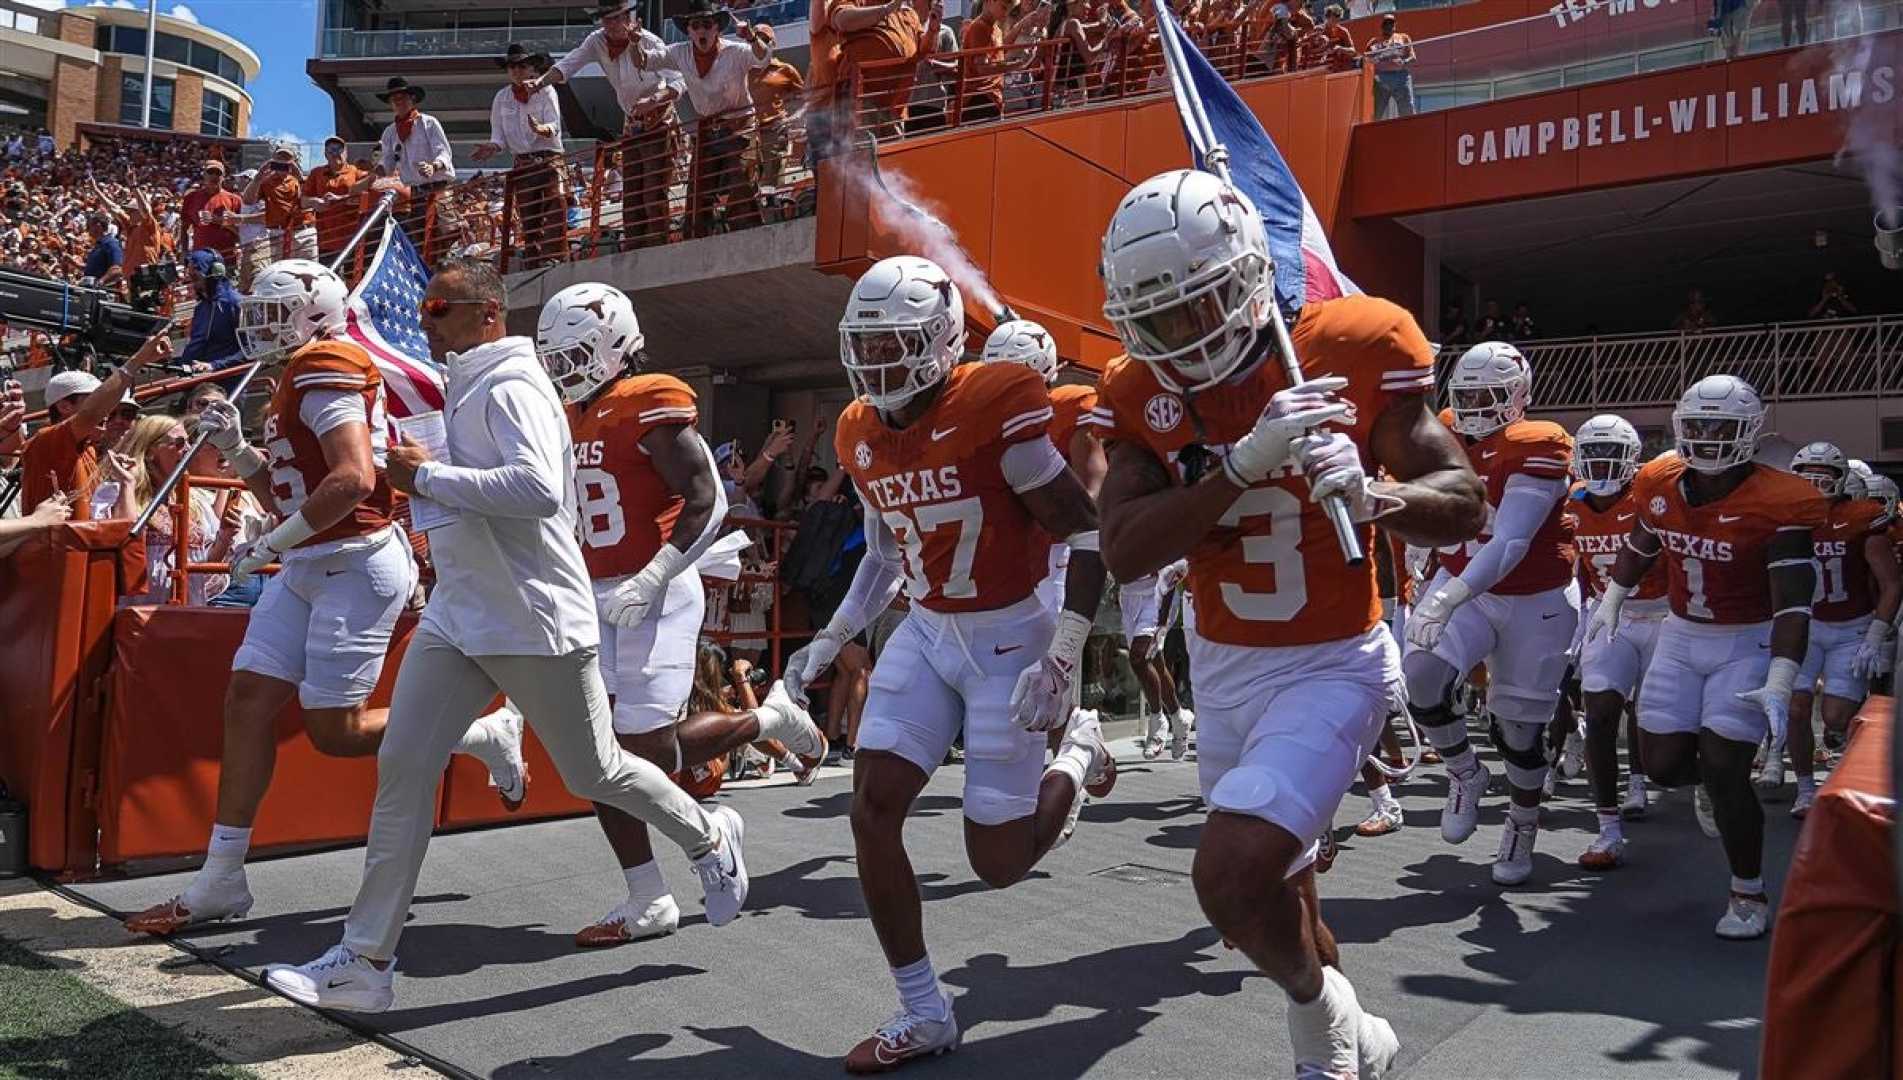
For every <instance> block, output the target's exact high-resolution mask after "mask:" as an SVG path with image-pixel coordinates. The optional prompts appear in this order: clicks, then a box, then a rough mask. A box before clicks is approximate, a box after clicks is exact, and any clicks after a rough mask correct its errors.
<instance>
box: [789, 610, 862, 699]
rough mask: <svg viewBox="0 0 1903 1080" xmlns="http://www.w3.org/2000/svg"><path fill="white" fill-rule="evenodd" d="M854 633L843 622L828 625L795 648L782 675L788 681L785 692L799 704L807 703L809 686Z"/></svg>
mask: <svg viewBox="0 0 1903 1080" xmlns="http://www.w3.org/2000/svg"><path fill="white" fill-rule="evenodd" d="M850 637H852V635H851V634H848V633H846V629H845V627H843V626H831V625H829V626H827V627H826V629H824V630H821V631H820V632H819V633H818V634H817V635H815V636H814V638H813V640H812V641H810V642H808V643H807V644H805V645H802V646H800V647H799V648H797V649H795V650H793V655H792V656H789V657H787V658H786V673H785V675H784V676H783V677H782V680H781V681H783V682H784V683H786V694H787V696H788V697H790V698H792V699H793V700H794V702H796V703H797V704H798V705H799V707H800V708H802V709H804V708H805V707H806V701H807V699H806V688H807V687H809V686H811V685H813V683H814V682H815V681H817V680H818V679H819V677H820V676H821V675H824V674H826V669H827V668H829V667H832V666H833V658H834V657H837V656H838V655H839V648H840V646H842V645H844V644H845V643H846V641H847V639H849V638H850Z"/></svg>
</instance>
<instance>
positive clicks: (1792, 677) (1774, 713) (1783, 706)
mask: <svg viewBox="0 0 1903 1080" xmlns="http://www.w3.org/2000/svg"><path fill="white" fill-rule="evenodd" d="M1796 682H1797V661H1795V660H1792V659H1789V658H1787V657H1783V656H1774V657H1772V658H1771V669H1770V670H1769V671H1767V672H1765V673H1764V685H1763V686H1760V687H1758V688H1757V689H1756V690H1746V691H1742V692H1740V693H1739V694H1738V700H1739V701H1748V702H1750V703H1751V704H1753V705H1756V706H1757V707H1758V708H1760V709H1763V710H1764V717H1765V719H1766V720H1769V721H1770V723H1771V753H1773V754H1776V753H1780V752H1782V751H1783V749H1784V741H1785V740H1786V739H1787V738H1789V737H1790V734H1791V687H1792V686H1794V685H1795V684H1796Z"/></svg>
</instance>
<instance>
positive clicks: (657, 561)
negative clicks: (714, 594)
mask: <svg viewBox="0 0 1903 1080" xmlns="http://www.w3.org/2000/svg"><path fill="white" fill-rule="evenodd" d="M691 561H692V560H690V559H688V557H687V553H686V552H685V551H682V550H681V549H680V548H677V547H675V546H674V542H673V541H672V540H670V541H668V542H667V543H665V544H662V545H661V548H660V550H659V551H656V552H655V553H654V557H653V558H652V559H649V560H648V564H647V565H646V566H643V567H642V568H641V571H640V576H642V577H645V578H647V579H648V580H649V581H652V582H654V583H655V584H656V585H665V584H667V583H668V582H670V581H673V580H674V579H675V578H676V577H679V576H680V572H681V571H682V570H684V569H686V568H687V566H688V564H689V563H690V562H691Z"/></svg>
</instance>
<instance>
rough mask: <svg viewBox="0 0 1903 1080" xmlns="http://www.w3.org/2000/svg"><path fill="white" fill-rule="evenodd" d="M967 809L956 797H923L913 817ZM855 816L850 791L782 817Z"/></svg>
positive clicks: (915, 804)
mask: <svg viewBox="0 0 1903 1080" xmlns="http://www.w3.org/2000/svg"><path fill="white" fill-rule="evenodd" d="M963 807H964V800H963V799H960V798H959V797H958V796H956V795H920V796H919V797H918V798H917V799H915V800H914V801H913V802H912V812H911V816H912V817H915V818H930V817H940V816H943V815H945V814H948V813H949V814H959V813H961V811H962V809H963ZM851 814H852V790H851V789H850V788H848V789H846V790H844V791H837V792H834V793H833V794H831V795H826V796H822V797H820V798H817V799H808V800H806V801H805V802H804V803H802V804H800V805H799V806H789V807H787V808H786V809H784V810H782V811H780V816H781V817H790V818H802V819H807V820H812V821H845V820H847V819H848V818H849V817H850V816H851Z"/></svg>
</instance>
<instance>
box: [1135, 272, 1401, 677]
mask: <svg viewBox="0 0 1903 1080" xmlns="http://www.w3.org/2000/svg"><path fill="white" fill-rule="evenodd" d="M1290 330H1291V336H1292V337H1293V339H1294V343H1295V351H1296V355H1298V356H1299V357H1301V362H1302V374H1303V377H1304V378H1308V379H1316V378H1320V377H1322V376H1325V375H1337V376H1341V377H1343V378H1345V379H1347V380H1348V385H1347V387H1345V388H1344V389H1343V390H1342V391H1341V397H1342V399H1343V400H1345V401H1347V402H1348V403H1349V404H1350V405H1352V406H1353V412H1352V413H1351V414H1350V422H1349V423H1347V424H1346V425H1343V426H1340V428H1339V430H1343V431H1345V432H1347V433H1348V435H1350V436H1351V437H1352V438H1353V439H1354V441H1355V445H1356V447H1357V448H1358V449H1359V450H1360V452H1361V455H1362V465H1363V467H1364V468H1366V469H1367V471H1368V472H1369V473H1370V474H1372V473H1373V472H1374V466H1375V463H1374V462H1373V461H1371V460H1369V457H1368V437H1369V433H1370V432H1371V431H1372V430H1373V428H1374V422H1375V420H1376V419H1377V418H1378V417H1380V415H1381V414H1382V413H1383V412H1385V411H1386V410H1387V409H1388V408H1390V407H1392V406H1393V405H1396V404H1398V403H1401V402H1402V401H1404V400H1406V399H1410V398H1412V399H1418V398H1419V397H1421V396H1422V395H1425V394H1428V393H1431V392H1432V391H1433V387H1434V377H1433V376H1434V353H1433V351H1432V349H1431V348H1430V347H1429V346H1428V344H1427V339H1426V338H1425V337H1424V336H1423V335H1422V334H1421V330H1420V327H1419V326H1417V325H1416V324H1415V322H1414V318H1413V316H1411V315H1409V314H1408V313H1407V312H1406V311H1404V310H1402V309H1401V308H1399V307H1397V306H1395V305H1394V304H1391V303H1389V302H1387V301H1385V300H1379V299H1376V298H1374V297H1369V296H1349V297H1343V298H1341V299H1337V300H1325V301H1321V302H1319V303H1313V304H1309V305H1308V306H1307V307H1305V308H1303V309H1302V313H1301V316H1300V317H1299V318H1298V319H1297V320H1296V322H1295V325H1294V326H1293V327H1291V328H1290ZM1285 385H1286V381H1285V378H1284V376H1283V372H1282V368H1281V365H1280V364H1278V363H1276V362H1274V361H1273V360H1267V361H1264V362H1263V363H1261V364H1259V365H1258V366H1257V367H1256V369H1255V370H1254V371H1252V372H1250V373H1249V374H1248V375H1245V376H1242V377H1241V378H1240V379H1238V380H1235V381H1232V382H1229V383H1225V384H1222V385H1220V386H1215V387H1211V388H1210V389H1207V390H1204V391H1201V392H1200V393H1197V394H1196V395H1194V396H1193V397H1192V398H1190V399H1188V400H1185V398H1184V397H1183V396H1182V395H1180V394H1177V393H1175V392H1173V391H1171V390H1169V389H1167V388H1165V387H1164V386H1163V385H1162V384H1161V383H1160V382H1158V381H1157V379H1156V376H1155V374H1154V373H1153V372H1152V370H1151V369H1150V367H1149V365H1147V364H1144V363H1140V362H1136V361H1132V360H1129V359H1127V358H1125V359H1120V360H1117V361H1116V362H1115V363H1113V364H1112V365H1111V367H1110V369H1109V371H1107V372H1106V373H1105V374H1104V378H1103V381H1102V383H1101V384H1099V387H1098V394H1099V398H1100V400H1101V402H1102V403H1103V405H1104V406H1105V407H1107V411H1108V414H1109V418H1110V423H1111V431H1110V434H1109V435H1108V436H1107V437H1108V438H1109V439H1110V440H1111V441H1113V442H1124V443H1130V444H1133V445H1135V446H1140V447H1142V448H1143V449H1145V450H1146V451H1148V452H1149V453H1150V454H1151V455H1153V456H1154V457H1155V458H1156V459H1157V461H1159V462H1161V463H1163V465H1164V466H1165V467H1166V468H1167V469H1168V470H1169V472H1170V475H1171V479H1172V480H1174V481H1175V482H1177V483H1182V482H1184V481H1185V479H1186V476H1185V472H1184V465H1185V460H1184V452H1185V450H1186V449H1188V448H1189V447H1190V446H1191V445H1192V444H1200V445H1202V446H1203V447H1205V448H1206V449H1208V450H1209V451H1212V452H1213V453H1214V454H1216V455H1221V454H1224V453H1226V452H1227V450H1228V447H1229V445H1230V444H1232V443H1234V442H1235V441H1236V440H1237V439H1240V438H1242V436H1244V435H1245V434H1247V433H1248V432H1249V430H1250V429H1251V428H1252V427H1254V426H1255V422H1256V419H1257V418H1258V417H1260V416H1261V415H1262V411H1263V409H1265V408H1267V407H1268V404H1269V399H1270V397H1272V396H1273V395H1274V394H1275V393H1276V392H1277V391H1279V390H1281V389H1283V388H1284V386H1285ZM1217 467H1218V466H1217V464H1216V463H1215V461H1214V460H1213V458H1212V459H1211V460H1210V461H1209V462H1208V463H1207V466H1206V468H1208V469H1214V468H1217ZM1372 543H1373V530H1372V529H1369V528H1366V527H1364V528H1363V529H1362V530H1361V544H1362V549H1363V550H1364V551H1366V550H1369V549H1370V548H1371V546H1372ZM1189 588H1190V592H1191V593H1192V594H1193V595H1194V597H1195V615H1196V631H1197V633H1198V634H1200V635H1201V636H1202V637H1204V638H1206V639H1208V640H1210V641H1215V642H1219V643H1221V644H1225V645H1247V646H1288V645H1310V644H1316V643H1319V642H1325V641H1338V640H1341V639H1343V638H1349V637H1353V636H1355V635H1358V634H1363V633H1366V632H1367V631H1368V630H1369V629H1370V628H1372V627H1373V626H1374V625H1375V624H1376V623H1377V622H1379V621H1380V619H1381V601H1380V596H1379V595H1378V591H1377V589H1376V587H1375V577H1374V561H1373V560H1372V559H1368V560H1364V562H1363V565H1361V566H1360V567H1351V566H1349V565H1348V564H1347V563H1346V561H1344V560H1343V559H1342V556H1341V549H1340V547H1339V544H1338V542H1337V540H1336V539H1335V530H1334V527H1333V526H1331V525H1330V524H1329V522H1328V517H1327V515H1326V514H1325V513H1323V512H1322V508H1321V507H1320V506H1319V505H1317V504H1316V503H1314V502H1311V501H1310V500H1309V498H1308V482H1307V481H1306V480H1305V479H1304V478H1303V477H1302V476H1301V474H1300V472H1299V471H1298V470H1297V469H1296V467H1295V466H1294V465H1293V463H1291V464H1290V465H1288V466H1286V467H1284V468H1283V469H1281V470H1280V471H1278V472H1276V473H1273V474H1271V475H1270V476H1269V478H1268V479H1267V480H1265V481H1263V482H1261V483H1259V484H1256V485H1255V486H1254V487H1251V488H1249V489H1248V490H1247V491H1244V492H1243V493H1242V494H1241V496H1240V497H1238V498H1237V499H1236V501H1235V502H1234V503H1233V504H1231V506H1230V507H1229V511H1228V512H1227V513H1226V514H1224V515H1223V517H1222V520H1221V521H1220V522H1218V524H1217V526H1216V528H1214V529H1212V530H1210V531H1209V532H1208V533H1207V534H1205V535H1204V536H1203V538H1202V539H1201V540H1200V541H1198V542H1197V543H1196V546H1195V547H1194V548H1192V549H1191V550H1190V553H1189Z"/></svg>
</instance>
